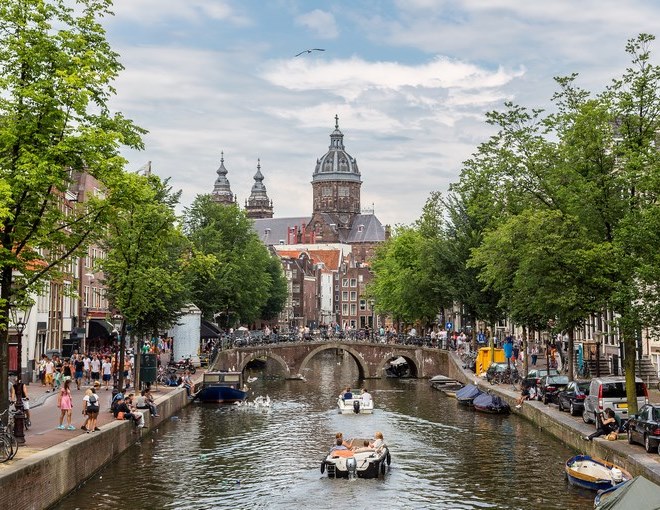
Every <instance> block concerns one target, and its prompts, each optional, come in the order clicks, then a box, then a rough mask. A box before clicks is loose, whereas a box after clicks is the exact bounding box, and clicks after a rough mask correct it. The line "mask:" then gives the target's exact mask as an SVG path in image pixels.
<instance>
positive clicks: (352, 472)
mask: <svg viewBox="0 0 660 510" xmlns="http://www.w3.org/2000/svg"><path fill="white" fill-rule="evenodd" d="M346 470H347V471H348V478H349V479H350V480H353V479H355V478H356V477H357V459H356V458H355V457H349V458H347V459H346Z"/></svg>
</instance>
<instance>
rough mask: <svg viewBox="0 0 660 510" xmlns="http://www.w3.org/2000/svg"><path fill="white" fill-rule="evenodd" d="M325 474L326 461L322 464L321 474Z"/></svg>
mask: <svg viewBox="0 0 660 510" xmlns="http://www.w3.org/2000/svg"><path fill="white" fill-rule="evenodd" d="M323 473H325V461H322V462H321V474H323Z"/></svg>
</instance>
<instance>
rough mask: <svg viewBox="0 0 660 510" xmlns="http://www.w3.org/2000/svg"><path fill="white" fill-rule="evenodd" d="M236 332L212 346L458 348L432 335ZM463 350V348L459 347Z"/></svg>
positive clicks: (452, 341) (229, 347) (449, 340)
mask: <svg viewBox="0 0 660 510" xmlns="http://www.w3.org/2000/svg"><path fill="white" fill-rule="evenodd" d="M257 333H258V334H254V333H253V332H239V333H238V334H233V335H225V336H224V337H222V338H220V339H219V340H217V341H216V342H215V344H214V345H213V349H215V350H226V349H235V348H240V347H259V346H266V345H280V344H286V343H327V342H342V341H343V342H359V343H373V344H393V345H412V346H418V347H429V348H436V349H443V350H457V344H456V341H455V340H454V339H447V338H444V339H443V338H432V337H430V336H410V335H403V334H398V335H394V334H385V335H379V334H377V333H375V334H369V335H367V334H365V333H364V332H360V331H348V332H343V331H342V332H339V333H336V332H334V331H332V332H327V333H326V332H320V333H319V332H316V333H310V334H308V335H304V334H300V333H298V332H291V333H280V334H276V333H271V334H270V335H263V334H261V333H262V332H260V331H259V332H257ZM460 350H462V349H460Z"/></svg>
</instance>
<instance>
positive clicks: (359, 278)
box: [358, 274, 364, 283]
mask: <svg viewBox="0 0 660 510" xmlns="http://www.w3.org/2000/svg"><path fill="white" fill-rule="evenodd" d="M363 281H364V275H361V274H359V275H358V282H360V283H362V282H363Z"/></svg>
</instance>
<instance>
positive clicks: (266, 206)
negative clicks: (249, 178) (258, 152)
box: [245, 159, 273, 218]
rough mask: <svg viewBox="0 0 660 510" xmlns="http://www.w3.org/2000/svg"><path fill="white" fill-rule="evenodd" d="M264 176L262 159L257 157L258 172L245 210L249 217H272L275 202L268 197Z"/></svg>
mask: <svg viewBox="0 0 660 510" xmlns="http://www.w3.org/2000/svg"><path fill="white" fill-rule="evenodd" d="M263 181H264V176H263V174H262V173H261V159H257V173H256V174H254V184H253V185H252V193H250V198H248V200H247V205H246V206H245V210H246V212H247V216H248V218H272V217H273V202H272V201H271V200H270V199H269V198H268V194H267V193H266V186H264V182H263Z"/></svg>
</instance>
